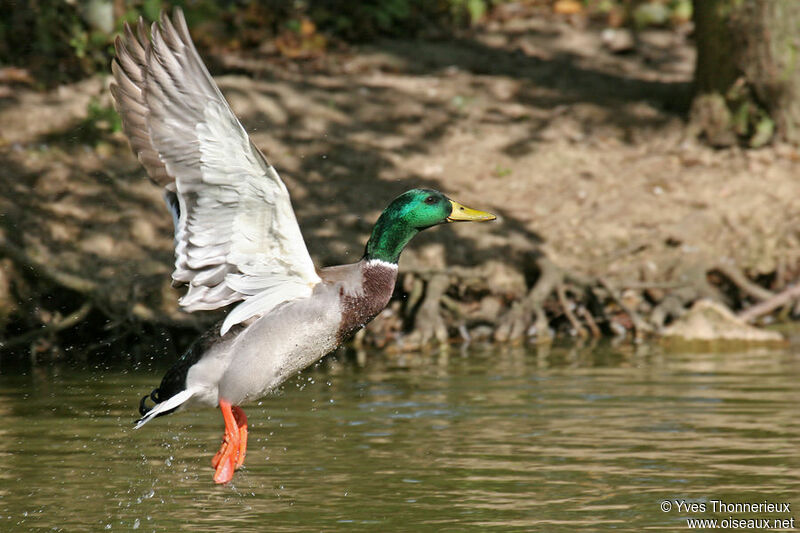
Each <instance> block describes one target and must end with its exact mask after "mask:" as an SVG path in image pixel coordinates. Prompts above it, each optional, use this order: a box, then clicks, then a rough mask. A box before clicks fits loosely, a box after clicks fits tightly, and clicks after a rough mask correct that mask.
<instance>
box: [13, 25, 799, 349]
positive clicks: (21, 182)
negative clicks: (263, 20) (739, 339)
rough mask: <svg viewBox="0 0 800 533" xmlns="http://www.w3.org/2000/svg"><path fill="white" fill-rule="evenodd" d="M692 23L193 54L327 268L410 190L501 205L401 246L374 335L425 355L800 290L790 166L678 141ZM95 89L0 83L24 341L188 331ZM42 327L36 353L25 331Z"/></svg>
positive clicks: (159, 218) (161, 241)
mask: <svg viewBox="0 0 800 533" xmlns="http://www.w3.org/2000/svg"><path fill="white" fill-rule="evenodd" d="M573 22H574V21H573ZM685 33H686V32H684V31H680V30H646V31H643V32H640V33H639V34H638V35H637V36H636V39H635V41H636V42H635V47H634V48H633V50H630V51H628V52H627V53H625V54H615V53H612V52H611V51H610V50H609V49H608V48H607V47H606V46H604V44H603V43H604V38H603V35H602V28H594V27H591V26H590V27H583V26H582V25H580V24H579V25H576V24H573V23H571V22H570V20H569V19H565V18H558V17H544V16H536V17H513V18H508V19H506V20H504V19H503V18H502V17H497V18H496V19H495V20H493V21H492V22H489V23H488V24H486V25H485V26H484V27H482V28H480V29H477V30H475V31H474V32H473V33H472V34H470V35H465V36H464V37H463V38H461V39H457V40H439V41H402V40H399V41H397V40H396V41H385V42H379V43H377V44H373V45H370V46H363V47H359V48H347V49H344V50H341V51H328V52H327V53H324V54H318V55H313V56H312V57H311V58H308V59H305V60H303V61H289V60H286V59H284V58H281V57H280V56H278V55H275V54H274V53H272V51H271V50H270V49H269V47H265V49H264V50H262V51H260V52H246V53H244V52H241V53H236V54H232V53H226V52H225V51H216V52H214V53H212V54H211V55H210V56H209V58H208V59H209V63H210V64H211V65H212V66H213V69H214V71H215V72H218V73H222V74H221V75H220V76H218V77H217V80H218V82H219V84H220V86H221V88H222V90H223V92H224V93H225V94H226V96H227V97H228V98H229V100H230V102H231V104H232V106H233V108H234V110H235V111H236V112H237V114H239V116H240V117H241V119H242V121H243V123H244V124H245V126H246V127H247V129H248V130H249V131H250V132H251V135H252V137H253V139H254V141H255V143H256V144H257V145H259V146H260V147H261V148H262V149H263V150H264V152H265V153H266V154H267V156H268V157H269V158H270V160H271V162H272V163H273V164H274V165H275V166H276V167H277V168H278V170H279V172H280V173H281V175H282V177H283V178H284V180H285V181H286V183H287V185H288V187H289V189H290V191H291V193H292V198H293V201H294V204H295V208H296V211H297V213H298V216H299V219H300V223H301V226H302V228H303V231H304V235H305V237H306V240H307V242H308V244H309V248H310V250H311V252H312V255H314V257H315V259H316V260H317V261H318V262H319V263H320V264H334V263H340V262H351V261H355V260H357V259H358V258H359V257H360V254H361V252H362V250H363V243H364V242H365V240H366V238H367V236H368V233H369V230H370V228H371V224H372V222H373V221H374V220H375V219H376V217H377V215H378V214H379V213H380V210H381V209H382V208H383V207H384V206H385V204H386V203H387V202H388V201H390V200H391V199H392V198H393V197H394V196H395V195H397V194H399V193H400V192H402V191H404V190H406V189H408V188H411V187H420V186H422V187H433V188H437V189H440V190H442V191H445V192H446V193H447V194H448V195H450V196H452V197H453V198H455V199H458V200H459V201H461V202H462V203H464V204H467V205H470V206H475V207H478V208H481V209H486V210H490V211H494V212H496V213H498V214H499V215H500V219H499V220H498V221H497V222H496V223H494V224H493V225H480V226H478V225H468V224H467V225H454V226H452V227H451V226H448V227H442V228H438V229H436V230H433V231H429V232H426V233H425V234H422V235H421V236H420V237H419V238H418V239H417V240H416V241H415V243H414V244H413V245H412V246H411V248H410V249H409V250H408V251H407V252H406V253H405V255H404V257H403V259H402V261H401V268H403V269H404V270H405V271H406V272H407V273H408V275H407V276H406V277H405V278H404V280H403V282H402V284H401V286H400V287H398V300H397V301H396V302H395V303H394V304H392V306H391V307H390V309H389V310H388V311H387V313H385V314H384V315H383V316H382V317H380V318H379V319H378V320H376V322H375V323H374V325H373V326H371V329H370V332H369V333H368V334H367V337H366V338H367V339H368V340H371V341H372V342H374V343H376V344H378V345H383V344H385V343H386V342H387V341H388V340H390V339H400V340H401V341H402V342H404V343H405V345H406V346H417V345H419V344H421V343H425V342H427V341H430V340H431V339H434V338H438V339H440V340H441V339H444V338H445V337H448V336H450V337H453V336H459V335H461V336H463V337H467V336H470V337H473V338H474V337H494V338H496V339H498V340H507V339H510V338H521V337H525V336H529V335H536V334H538V335H539V337H541V336H542V335H543V333H544V331H543V330H544V328H548V327H553V328H556V329H558V330H563V331H571V332H572V333H575V332H576V331H577V330H580V329H583V328H585V329H586V330H587V331H589V330H592V329H593V328H594V326H595V325H596V326H597V327H598V329H600V330H604V331H606V332H611V331H620V330H621V329H620V328H622V329H625V328H628V329H631V328H633V329H636V326H637V320H644V322H645V323H646V324H639V326H640V327H639V328H638V329H651V328H652V329H658V328H659V327H660V326H661V325H663V324H664V323H665V322H669V321H670V320H671V319H673V318H675V317H676V316H677V315H680V314H681V313H682V310H683V309H684V308H686V307H687V306H688V305H690V304H691V303H692V302H693V301H694V300H696V299H698V298H701V297H708V298H712V299H717V300H719V301H721V302H723V303H724V304H726V305H728V306H729V307H731V308H733V309H740V308H743V307H747V306H748V305H749V304H751V303H753V302H756V301H759V300H765V299H768V298H770V297H771V296H772V293H773V292H775V291H778V290H780V289H782V288H783V287H784V286H785V285H786V284H787V283H788V282H790V281H791V280H792V279H794V278H795V277H796V274H797V266H798V254H800V235H798V230H797V228H798V227H800V225H799V224H798V222H800V221H799V220H798V218H799V216H798V210H797V208H796V200H795V199H796V198H797V197H798V195H799V193H800V183H799V182H798V180H797V178H796V175H797V171H798V161H799V160H800V155H799V154H798V152H797V150H796V149H795V148H793V147H789V146H770V147H767V148H762V149H759V150H743V149H739V148H733V149H726V150H714V149H711V148H708V147H706V146H704V145H703V144H702V143H701V142H700V141H697V140H696V139H695V138H694V136H693V135H692V133H691V128H690V127H688V126H687V124H686V123H685V118H684V117H685V110H686V108H687V106H688V102H689V97H690V82H691V77H692V69H693V50H692V46H691V42H690V41H689V39H688V38H687V36H686V34H685ZM607 37H608V34H606V38H607ZM107 84H108V80H107V79H101V78H92V79H89V80H86V81H83V82H80V83H76V84H74V85H69V86H62V87H59V88H58V89H56V90H54V91H52V92H48V93H40V92H34V91H31V90H27V89H25V87H24V85H11V84H8V85H7V86H6V87H5V88H6V90H5V91H2V93H0V94H3V95H4V96H3V98H2V99H0V145H1V146H0V162H2V168H3V171H2V172H3V174H4V178H3V179H2V180H0V253H2V256H5V258H4V259H0V265H2V267H3V269H2V270H0V284H2V286H0V295H2V294H5V296H2V298H4V299H5V302H0V307H2V308H3V309H4V311H3V313H4V318H3V320H4V321H5V327H6V336H7V337H12V338H13V337H16V340H15V341H14V344H15V345H16V346H17V347H26V348H27V347H28V346H29V345H30V344H31V343H34V344H33V346H34V348H35V349H40V350H45V349H52V348H53V346H55V344H57V343H56V341H55V339H56V334H55V333H54V332H55V331H56V330H59V329H61V330H63V331H64V332H69V335H70V336H71V337H72V338H80V339H83V342H84V344H85V343H86V342H88V341H86V339H98V338H101V341H100V342H99V344H102V345H105V344H108V343H112V344H113V342H114V339H115V338H116V339H118V338H120V337H124V336H125V335H128V334H130V333H131V332H134V333H135V334H136V335H141V334H142V332H143V331H144V333H145V334H148V335H151V336H153V335H155V334H160V333H163V332H164V331H172V330H170V329H169V328H174V327H175V326H181V327H183V326H187V327H190V326H191V325H192V319H191V318H187V317H186V316H184V315H182V314H180V313H179V312H178V311H177V309H176V306H175V305H176V302H175V301H176V297H177V293H176V291H175V290H174V289H172V288H170V287H169V281H168V277H169V272H170V270H171V268H170V267H171V254H172V251H171V245H172V241H171V220H170V218H169V216H168V215H167V213H166V211H165V210H164V209H163V206H162V203H161V198H160V193H159V191H158V190H157V189H156V188H155V187H154V186H152V185H150V183H149V182H148V181H147V180H146V179H145V178H144V171H143V170H142V169H141V167H140V166H139V165H138V163H137V162H136V160H135V159H134V157H133V156H132V155H131V154H130V152H129V150H128V147H127V143H126V140H125V139H124V137H123V136H122V135H121V134H120V133H118V132H117V133H115V132H114V131H113V130H114V121H115V117H114V116H113V114H111V113H108V107H109V105H110V99H109V95H108V91H107ZM551 277H552V279H550V278H551ZM543 279H545V281H547V280H548V279H550V281H552V283H551V284H549V285H548V284H547V283H543ZM3 289H5V290H3ZM537 291H538V292H537ZM540 293H544V294H543V295H542V294H540ZM570 311H571V312H570ZM76 312H77V314H75V313H76ZM637 314H639V315H642V316H643V317H644V318H642V319H639V317H637V316H636V315H637ZM570 315H572V316H570ZM65 317H67V318H72V319H73V322H66V323H64V320H65ZM537 317H538V320H537ZM543 318H544V319H545V320H546V322H543V321H542V319H543ZM109 321H110V323H107V322H109ZM143 324H144V326H143ZM42 326H44V327H45V328H47V327H50V328H51V331H52V332H53V333H51V334H49V335H44V337H45V338H49V339H50V341H49V342H43V341H41V339H42V337H43V335H42V331H41V330H39V333H38V334H37V333H34V334H32V335H30V334H26V331H28V330H29V329H30V328H41V327H42ZM98 327H100V328H101V329H102V330H103V331H104V332H105V333H103V334H102V335H99V334H98V333H97V331H96V330H97V328H98ZM143 327H144V328H145V329H144V330H142V328H143ZM20 335H22V336H23V337H19V336H20ZM25 335H28V336H27V337H26V336H25ZM155 336H157V335H155ZM20 339H21V340H20ZM359 340H361V339H359ZM36 343H39V344H38V345H37V344H36ZM61 343H62V344H63V336H62V340H61ZM37 346H38V348H37Z"/></svg>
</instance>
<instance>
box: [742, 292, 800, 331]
mask: <svg viewBox="0 0 800 533" xmlns="http://www.w3.org/2000/svg"><path fill="white" fill-rule="evenodd" d="M798 299H800V285H793V286H791V287H788V288H786V289H784V290H783V291H781V292H780V293H778V294H775V295H773V296H772V297H771V298H769V299H768V300H764V301H763V302H761V303H760V304H758V305H754V306H753V307H750V308H749V309H746V310H745V311H742V312H741V313H739V314H738V317H739V318H740V319H741V320H744V321H745V322H752V321H754V320H755V319H757V318H759V317H762V316H764V315H766V314H769V313H771V312H772V311H774V310H775V309H778V308H779V307H783V306H784V305H787V304H789V303H791V302H792V301H793V300H798Z"/></svg>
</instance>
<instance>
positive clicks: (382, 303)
mask: <svg viewBox="0 0 800 533" xmlns="http://www.w3.org/2000/svg"><path fill="white" fill-rule="evenodd" d="M360 266H361V283H360V285H361V286H360V290H351V291H347V290H346V289H345V288H344V287H342V288H341V289H340V290H339V297H340V298H341V305H342V321H341V322H340V324H339V333H338V336H339V339H340V341H341V340H344V339H346V338H347V337H349V336H350V335H352V334H353V333H355V332H356V331H358V330H359V329H361V328H362V327H364V326H365V325H366V324H367V323H368V322H369V321H370V320H372V319H373V318H375V316H376V315H377V314H378V313H380V312H381V311H383V308H384V307H386V304H388V303H389V299H390V298H391V297H392V293H393V292H394V285H395V281H397V265H391V264H389V263H384V262H383V261H364V262H362V263H361V265H360Z"/></svg>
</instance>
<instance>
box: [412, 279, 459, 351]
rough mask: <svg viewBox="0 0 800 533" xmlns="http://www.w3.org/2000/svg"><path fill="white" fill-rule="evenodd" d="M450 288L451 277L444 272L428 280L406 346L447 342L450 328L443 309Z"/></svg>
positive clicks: (415, 346)
mask: <svg viewBox="0 0 800 533" xmlns="http://www.w3.org/2000/svg"><path fill="white" fill-rule="evenodd" d="M415 287H416V283H415ZM449 288H450V278H449V277H448V276H446V275H444V274H434V275H433V276H431V278H430V279H429V280H428V283H427V286H426V290H425V296H424V298H423V300H422V304H421V305H420V306H419V309H417V312H416V316H415V317H414V330H413V331H412V333H411V334H410V335H409V336H408V337H406V339H405V340H404V342H403V344H404V346H405V347H412V348H420V347H423V346H428V345H430V344H431V343H436V344H439V345H445V344H446V343H447V341H448V339H449V334H448V328H447V323H446V322H445V319H444V317H443V316H442V313H441V309H442V300H443V299H444V298H445V292H446V291H447V289H449Z"/></svg>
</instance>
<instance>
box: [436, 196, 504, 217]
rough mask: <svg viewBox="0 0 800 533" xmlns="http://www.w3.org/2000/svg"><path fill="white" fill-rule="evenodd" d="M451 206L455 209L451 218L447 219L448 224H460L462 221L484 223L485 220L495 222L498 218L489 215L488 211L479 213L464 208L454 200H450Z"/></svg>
mask: <svg viewBox="0 0 800 533" xmlns="http://www.w3.org/2000/svg"><path fill="white" fill-rule="evenodd" d="M450 205H451V206H452V207H453V212H452V213H450V216H449V217H447V221H448V222H460V221H472V222H482V221H485V220H494V219H496V218H497V217H496V216H495V215H493V214H491V213H487V212H486V211H478V210H477V209H472V208H469V207H466V206H463V205H461V204H460V203H458V202H454V201H453V200H450Z"/></svg>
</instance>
